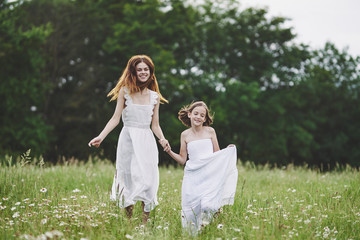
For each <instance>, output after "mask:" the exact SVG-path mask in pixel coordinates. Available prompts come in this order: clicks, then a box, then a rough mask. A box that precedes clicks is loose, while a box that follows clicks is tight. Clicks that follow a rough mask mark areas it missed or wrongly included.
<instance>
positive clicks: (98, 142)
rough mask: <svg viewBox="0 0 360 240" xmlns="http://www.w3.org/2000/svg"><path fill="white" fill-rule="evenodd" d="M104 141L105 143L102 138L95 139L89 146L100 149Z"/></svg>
mask: <svg viewBox="0 0 360 240" xmlns="http://www.w3.org/2000/svg"><path fill="white" fill-rule="evenodd" d="M102 141H103V139H102V138H100V137H96V138H93V139H92V140H91V141H90V142H89V143H88V145H89V147H91V146H94V147H99V146H100V144H101V142H102Z"/></svg>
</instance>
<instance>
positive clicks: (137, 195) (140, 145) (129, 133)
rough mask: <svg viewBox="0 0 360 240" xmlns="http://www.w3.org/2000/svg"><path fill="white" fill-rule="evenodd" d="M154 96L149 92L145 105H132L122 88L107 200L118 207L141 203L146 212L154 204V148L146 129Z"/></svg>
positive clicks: (156, 172)
mask: <svg viewBox="0 0 360 240" xmlns="http://www.w3.org/2000/svg"><path fill="white" fill-rule="evenodd" d="M158 97H159V95H158V94H157V93H156V92H154V91H151V90H150V104H149V105H140V104H134V103H133V101H132V99H131V96H130V94H129V92H128V90H127V89H125V105H126V107H125V108H124V110H123V112H122V121H123V123H124V124H123V128H122V130H121V132H120V136H119V140H118V146H117V153H116V172H115V176H114V182H113V185H112V189H111V195H110V199H111V200H114V201H119V206H120V207H121V208H125V207H128V206H130V205H134V204H135V203H136V202H137V201H142V202H144V204H145V207H144V211H145V212H150V211H151V210H152V209H154V208H155V206H156V205H158V202H157V191H158V188H159V169H158V163H159V158H158V148H157V145H156V140H155V137H154V134H153V132H152V131H151V129H150V124H151V121H152V115H153V110H154V107H155V105H156V104H157V102H158Z"/></svg>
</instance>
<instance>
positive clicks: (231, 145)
mask: <svg viewBox="0 0 360 240" xmlns="http://www.w3.org/2000/svg"><path fill="white" fill-rule="evenodd" d="M227 147H235V145H234V144H229V145H228V146H227Z"/></svg>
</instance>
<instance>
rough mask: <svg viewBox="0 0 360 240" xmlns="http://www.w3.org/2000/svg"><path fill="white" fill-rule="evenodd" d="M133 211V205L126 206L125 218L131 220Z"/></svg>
mask: <svg viewBox="0 0 360 240" xmlns="http://www.w3.org/2000/svg"><path fill="white" fill-rule="evenodd" d="M133 209H134V205H130V206H127V207H126V208H125V211H126V216H127V217H128V218H131V217H132V215H133Z"/></svg>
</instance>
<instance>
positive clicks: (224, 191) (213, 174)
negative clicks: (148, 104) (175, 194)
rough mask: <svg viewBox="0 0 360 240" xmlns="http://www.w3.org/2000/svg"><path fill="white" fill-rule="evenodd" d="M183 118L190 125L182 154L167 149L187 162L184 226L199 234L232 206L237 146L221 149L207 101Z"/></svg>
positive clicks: (191, 107)
mask: <svg viewBox="0 0 360 240" xmlns="http://www.w3.org/2000/svg"><path fill="white" fill-rule="evenodd" d="M179 119H180V121H181V122H182V123H183V124H184V125H185V126H188V127H189V128H188V129H187V130H185V131H183V132H182V133H181V138H180V141H181V146H180V154H176V153H174V152H173V151H172V150H171V149H170V148H167V149H166V151H167V152H168V153H169V155H170V156H171V157H172V158H173V159H175V160H176V161H177V162H178V163H180V164H185V162H186V159H187V155H189V160H188V161H187V162H186V166H185V169H184V179H183V183H182V193H181V207H182V211H181V217H182V226H183V227H184V228H186V229H187V230H188V231H190V233H192V234H194V233H195V234H196V232H197V231H198V230H199V229H200V228H201V226H203V225H206V224H208V223H209V222H210V221H211V219H212V217H213V215H214V214H215V213H216V212H218V211H219V209H220V207H222V206H223V205H226V204H228V205H232V204H233V203H234V196H235V190H236V184H237V177H238V172H237V168H236V160H237V158H236V147H235V146H234V145H233V144H231V145H229V146H228V148H226V149H223V150H220V149H219V144H218V141H217V137H216V133H215V130H214V129H213V128H212V127H209V125H210V124H212V116H211V115H210V114H209V110H208V107H207V106H206V104H205V103H204V102H201V101H199V102H194V103H192V104H190V105H188V106H185V107H183V108H182V109H181V110H180V111H179Z"/></svg>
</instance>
